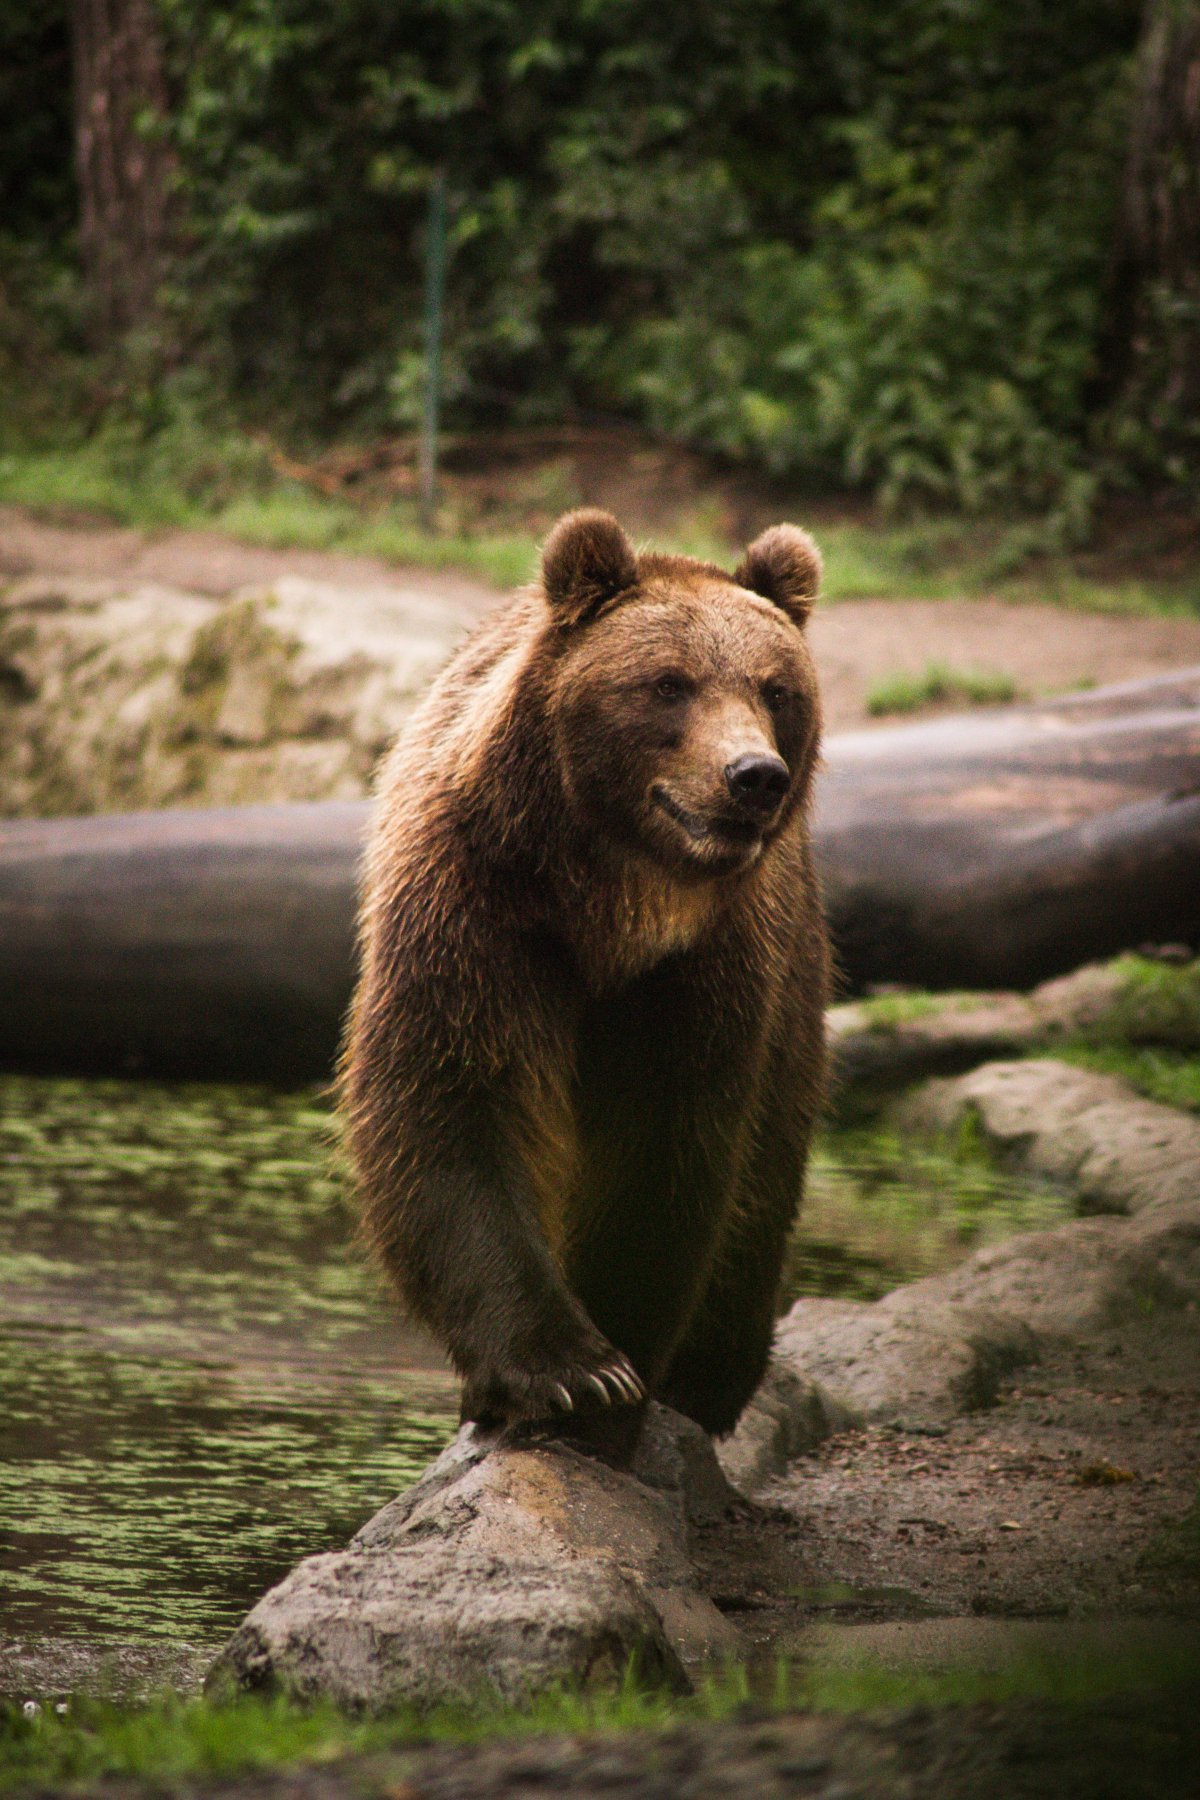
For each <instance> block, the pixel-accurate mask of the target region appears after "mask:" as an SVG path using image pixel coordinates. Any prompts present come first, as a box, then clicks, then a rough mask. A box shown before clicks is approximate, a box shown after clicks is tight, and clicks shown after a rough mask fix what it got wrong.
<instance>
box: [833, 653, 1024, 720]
mask: <svg viewBox="0 0 1200 1800" xmlns="http://www.w3.org/2000/svg"><path fill="white" fill-rule="evenodd" d="M1016 697H1017V688H1016V683H1015V682H1014V681H1013V680H1012V679H1011V677H1010V676H1008V675H1001V674H999V673H993V672H990V671H988V670H986V669H954V668H951V667H950V665H949V664H948V663H940V662H931V663H927V664H926V666H925V668H924V669H922V670H921V671H920V673H919V674H916V675H904V674H899V675H890V676H888V677H887V679H886V680H884V681H879V682H876V684H875V686H874V687H873V688H871V689H870V690H869V691H868V694H867V711H868V712H869V713H870V714H871V715H872V716H873V717H874V718H882V717H885V716H887V715H888V714H892V713H914V712H920V711H922V709H923V708H925V707H927V706H940V705H944V704H953V705H956V706H997V705H1001V704H1002V703H1003V702H1004V701H1006V700H1015V699H1016Z"/></svg>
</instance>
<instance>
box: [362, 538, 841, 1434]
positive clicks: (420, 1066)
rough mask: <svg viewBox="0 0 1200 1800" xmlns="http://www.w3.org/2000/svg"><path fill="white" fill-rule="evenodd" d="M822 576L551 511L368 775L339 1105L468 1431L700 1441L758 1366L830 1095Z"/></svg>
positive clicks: (720, 1426)
mask: <svg viewBox="0 0 1200 1800" xmlns="http://www.w3.org/2000/svg"><path fill="white" fill-rule="evenodd" d="M819 577H820V559H819V556H818V553H817V550H816V547H815V546H814V544H813V543H812V540H811V539H810V538H809V537H808V536H807V535H806V533H804V532H802V531H800V530H798V529H797V528H796V527H794V526H790V525H779V526H775V527H774V528H773V529H771V530H769V531H766V532H764V533H763V534H762V536H761V537H759V538H757V539H756V540H755V542H754V543H753V544H751V546H750V548H749V550H748V551H747V552H746V554H745V556H744V558H743V560H742V562H741V563H740V565H739V566H738V568H737V570H736V572H735V573H734V574H733V575H732V576H730V575H728V574H727V573H725V572H724V571H723V570H721V569H719V568H716V567H714V566H712V565H711V564H708V563H703V562H696V561H692V560H691V559H689V558H685V557H675V556H658V555H640V556H639V555H638V554H636V553H635V551H634V549H633V546H632V545H631V544H630V542H629V540H628V538H627V537H626V536H625V534H624V533H623V531H622V530H621V528H620V526H619V525H618V524H617V522H616V520H615V519H613V518H612V517H610V516H609V515H608V514H607V513H602V512H595V511H590V510H589V511H581V512H575V513H571V514H568V515H567V517H565V518H564V519H562V520H560V521H559V523H558V524H557V525H556V527H555V528H554V530H553V531H552V532H551V534H550V537H549V539H548V540H547V542H546V545H545V548H544V552H543V557H542V570H541V580H540V582H539V583H538V584H537V585H536V586H535V587H533V588H531V589H529V590H528V591H525V592H522V593H519V594H518V595H517V596H516V597H515V598H514V599H513V600H512V601H511V602H510V603H509V604H508V605H507V606H504V607H502V608H500V609H499V610H498V611H497V612H496V613H495V614H494V615H492V616H491V617H490V618H488V619H487V620H486V621H485V622H484V624H483V625H482V626H481V627H480V628H479V629H478V630H477V631H476V633H475V634H474V635H473V636H472V637H471V638H470V640H469V641H468V642H467V643H466V644H465V645H464V646H463V648H462V649H461V650H460V651H459V652H458V653H457V655H456V656H455V657H454V658H453V660H452V661H451V662H450V664H449V666H448V667H447V668H446V670H445V671H444V672H443V674H442V675H441V676H440V678H439V679H438V680H437V681H436V682H435V683H434V685H433V687H432V689H431V690H430V692H429V694H428V695H427V697H426V698H425V700H424V701H423V703H422V705H421V706H420V708H419V710H418V711H417V712H416V714H415V715H414V716H413V718H412V720H411V722H410V724H409V725H408V727H407V729H406V730H405V732H404V733H403V735H402V736H401V738H400V741H399V743H398V744H397V746H396V748H395V750H394V751H393V752H392V754H391V756H390V758H389V759H388V761H387V762H386V764H385V767H384V772H383V779H382V786H381V791H380V795H379V802H378V811H377V816H376V822H375V828H374V833H373V837H372V840H371V843H370V847H369V852H368V856H367V862H366V874H365V892H364V902H363V913H362V926H361V930H362V975H361V981H360V985H359V988H358V993H357V996H356V999H355V1003H354V1007H353V1011H352V1015H351V1020H350V1026H349V1036H348V1042H347V1046H346V1053H345V1058H344V1064H343V1095H344V1105H345V1110H346V1113H347V1119H348V1138H349V1144H350V1149H351V1154H352V1158H353V1161H354V1163H355V1166H356V1171H357V1177H358V1184H359V1189H360V1193H361V1198H362V1208H363V1219H364V1224H365V1229H366V1232H367V1235H368V1238H369V1240H370V1241H371V1242H372V1244H373V1245H374V1247H375V1249H376V1250H377V1251H378V1253H379V1255H380V1256H381V1257H382V1259H383V1262H384V1263H385V1265H386V1267H387V1269H388V1270H389V1272H390V1273H391V1275H392V1276H393V1278H394V1280H395V1282H396V1284H397V1285H398V1287H399V1289H400V1292H401V1294H402V1295H403V1297H404V1298H405V1299H406V1301H407V1302H408V1304H409V1306H410V1307H411V1308H412V1310H413V1312H414V1313H415V1314H416V1315H417V1316H418V1317H419V1318H420V1319H421V1320H423V1321H424V1323H425V1324H426V1325H427V1326H428V1327H429V1328H430V1330H431V1331H432V1332H434V1333H435V1335H436V1336H437V1337H439V1338H440V1339H441V1341H442V1342H443V1343H444V1344H445V1345H446V1346H447V1347H448V1349H449V1352H450V1355H451V1357H452V1358H453V1361H454V1363H455V1365H456V1367H457V1368H458V1370H459V1372H460V1373H461V1375H462V1377H463V1380H464V1387H463V1400H462V1412H463V1417H464V1419H473V1420H478V1421H481V1422H486V1423H498V1422H502V1421H508V1422H511V1421H515V1420H525V1419H538V1420H545V1419H550V1418H552V1417H553V1416H554V1415H556V1414H557V1415H561V1414H563V1413H568V1412H572V1413H575V1414H576V1415H577V1420H578V1418H586V1417H587V1416H588V1414H589V1412H594V1411H596V1409H598V1408H599V1407H600V1405H601V1404H602V1403H603V1404H604V1405H614V1406H619V1405H628V1406H630V1407H631V1408H636V1407H637V1406H639V1405H640V1403H642V1402H643V1401H644V1399H645V1398H646V1396H648V1395H654V1396H657V1397H660V1398H662V1399H663V1400H665V1401H666V1402H667V1403H668V1404H670V1405H671V1406H674V1407H677V1408H678V1409H680V1410H681V1411H683V1412H685V1413H687V1414H690V1416H691V1417H692V1418H693V1419H695V1420H698V1421H699V1423H700V1424H701V1425H702V1426H704V1427H706V1429H708V1430H709V1431H711V1432H714V1433H722V1432H727V1431H729V1430H730V1429H731V1428H732V1427H733V1425H734V1424H735V1423H736V1421H737V1418H738V1415H739V1414H740V1413H741V1411H742V1408H743V1407H744V1406H745V1404H746V1401H747V1400H748V1399H749V1397H750V1395H751V1394H752V1392H753V1391H754V1388H755V1386H756V1385H757V1383H758V1381H759V1380H760V1378H761V1376H762V1373H763V1369H764V1366H765V1363H766V1359H767V1354H768V1350H769V1346H770V1341H771V1334H772V1329H773V1325H774V1320H775V1314H776V1300H777V1293H778V1288H779V1281H780V1270H781V1266H782V1263H783V1258H784V1253H785V1246H786V1241H787V1237H788V1232H789V1229H790V1227H791V1225H792V1222H793V1219H794V1217H795V1214H796V1209H797V1206H798V1203H799V1200H800V1193H801V1187H802V1183H803V1177H804V1164H805V1156H806V1152H807V1147H808V1140H809V1134H810V1132H811V1130H812V1125H813V1120H814V1118H815V1116H816V1113H817V1110H818V1107H819V1104H820V1097H821V1089H822V1063H823V1011H824V1005H825V999H826V985H827V971H828V955H827V948H826V936H825V928H824V924H823V920H822V913H821V904H820V897H819V894H818V889H817V883H816V880H815V878H814V874H813V866H812V856H811V850H810V843H809V825H808V814H809V805H810V790H811V783H812V776H813V769H814V765H815V763H816V759H817V745H818V737H819V730H820V708H819V704H818V696H817V684H816V679H815V675H814V670H813V663H812V658H811V656H810V654H809V650H808V647H807V644H806V641H805V637H804V624H805V620H806V618H807V616H808V612H809V609H810V607H811V605H812V603H813V599H814V597H815V594H816V590H817V586H818V581H819ZM623 1416H626V1417H628V1416H630V1415H623ZM576 1422H577V1421H572V1424H574V1423H576Z"/></svg>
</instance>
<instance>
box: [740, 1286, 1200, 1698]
mask: <svg viewBox="0 0 1200 1800" xmlns="http://www.w3.org/2000/svg"><path fill="white" fill-rule="evenodd" d="M1198 1484H1200V1317H1197V1315H1195V1314H1193V1313H1184V1314H1182V1315H1180V1314H1174V1313H1173V1314H1169V1315H1166V1316H1164V1317H1161V1318H1154V1317H1148V1318H1146V1319H1144V1320H1143V1319H1139V1320H1136V1321H1131V1322H1129V1323H1126V1324H1125V1325H1123V1326H1122V1327H1120V1328H1119V1329H1113V1330H1111V1331H1109V1332H1107V1333H1105V1334H1104V1335H1103V1336H1101V1337H1100V1338H1098V1339H1097V1340H1095V1341H1093V1342H1090V1343H1088V1344H1087V1345H1086V1346H1079V1345H1071V1346H1069V1347H1064V1348H1062V1349H1056V1350H1050V1351H1047V1352H1045V1353H1044V1355H1043V1357H1042V1360H1041V1361H1040V1362H1039V1363H1037V1364H1034V1365H1032V1366H1031V1367H1029V1368H1027V1369H1024V1370H1022V1371H1020V1373H1019V1374H1018V1375H1016V1376H1015V1377H1014V1378H1013V1379H1012V1381H1010V1382H1009V1383H1008V1384H1006V1386H1005V1387H1004V1388H1003V1389H1002V1391H1001V1394H1000V1398H999V1401H998V1403H997V1405H996V1406H994V1407H991V1408H989V1409H988V1410H986V1411H982V1412H975V1413H968V1414H966V1415H965V1416H963V1417H960V1418H957V1419H955V1420H953V1421H952V1422H951V1423H949V1424H948V1425H946V1426H945V1427H937V1428H929V1427H926V1428H925V1429H923V1430H918V1429H915V1428H914V1429H913V1430H911V1431H898V1430H895V1429H892V1428H886V1429H885V1428H871V1429H866V1430H859V1431H852V1432H846V1433H843V1434H841V1435H839V1436H837V1437H833V1438H831V1439H829V1440H828V1441H827V1442H826V1444H825V1445H824V1446H823V1447H822V1448H821V1450H819V1451H818V1452H817V1453H816V1454H815V1455H813V1456H809V1457H804V1458H801V1459H799V1460H798V1461H796V1462H794V1463H793V1464H792V1465H791V1466H790V1468H789V1470H788V1472H787V1474H786V1475H785V1476H783V1477H782V1478H780V1479H779V1480H778V1481H776V1482H775V1483H774V1484H773V1486H772V1487H770V1488H768V1489H767V1490H766V1491H765V1492H764V1494H763V1495H762V1497H761V1498H762V1501H763V1506H762V1508H761V1509H752V1511H750V1512H748V1513H747V1515H746V1517H745V1519H744V1520H743V1521H742V1523H741V1525H740V1527H739V1528H738V1530H737V1531H736V1532H735V1533H734V1534H730V1533H729V1532H728V1531H727V1530H723V1531H722V1534H721V1538H720V1542H719V1544H715V1545H714V1546H713V1547H712V1554H713V1557H714V1572H713V1580H714V1586H715V1587H716V1588H717V1590H718V1591H719V1589H720V1585H721V1577H722V1573H724V1574H725V1577H726V1579H727V1581H728V1582H729V1584H730V1585H729V1588H728V1590H727V1592H728V1599H727V1602H726V1608H725V1609H726V1610H728V1611H729V1612H730V1613H731V1614H732V1615H734V1616H735V1617H736V1618H737V1622H738V1624H739V1625H740V1626H741V1628H742V1630H743V1631H744V1632H745V1634H746V1636H747V1638H748V1639H749V1640H750V1641H751V1643H752V1645H753V1646H754V1648H755V1650H756V1651H757V1652H759V1653H760V1654H775V1653H777V1652H779V1651H781V1650H788V1649H791V1648H792V1647H794V1646H795V1645H796V1644H798V1643H799V1642H800V1634H802V1633H803V1632H804V1631H805V1630H806V1629H807V1628H808V1627H809V1626H811V1624H812V1623H813V1622H814V1621H815V1620H820V1619H822V1618H823V1619H827V1620H837V1621H838V1622H840V1623H842V1624H848V1623H862V1624H867V1625H869V1624H872V1623H877V1624H883V1623H886V1622H895V1621H899V1620H909V1621H919V1620H922V1619H930V1618H933V1617H937V1618H940V1619H942V1620H946V1619H964V1618H971V1617H974V1618H979V1619H1007V1620H1015V1619H1021V1620H1041V1621H1054V1620H1063V1621H1067V1622H1068V1624H1067V1625H1065V1626H1064V1627H1063V1642H1064V1643H1069V1642H1070V1641H1072V1639H1077V1636H1078V1634H1077V1632H1076V1630H1075V1627H1077V1626H1078V1625H1079V1624H1080V1623H1081V1622H1086V1621H1090V1622H1092V1623H1095V1622H1096V1621H1102V1620H1105V1619H1116V1618H1120V1619H1122V1620H1124V1621H1129V1620H1132V1619H1133V1618H1135V1617H1141V1618H1153V1619H1156V1620H1160V1621H1165V1620H1171V1619H1173V1620H1178V1621H1190V1622H1193V1623H1195V1624H1196V1625H1197V1627H1198V1628H1200V1521H1197V1522H1196V1525H1195V1526H1194V1527H1193V1535H1194V1540H1195V1541H1193V1539H1192V1535H1189V1530H1188V1527H1187V1526H1186V1525H1184V1524H1182V1523H1181V1522H1182V1521H1184V1520H1185V1519H1186V1518H1187V1516H1188V1513H1189V1508H1190V1507H1192V1506H1193V1505H1194V1504H1195V1503H1196V1502H1197V1488H1198ZM755 1566H757V1572H758V1582H757V1585H756V1584H755V1582H754V1580H753V1578H751V1580H750V1581H746V1578H745V1576H744V1574H743V1576H742V1577H741V1586H740V1587H739V1586H738V1585H737V1580H736V1578H735V1575H734V1571H736V1570H739V1569H740V1570H743V1571H744V1570H745V1569H746V1568H755ZM907 1635H908V1640H909V1646H910V1648H911V1647H912V1645H914V1644H917V1643H918V1640H919V1634H917V1637H914V1635H913V1633H912V1632H911V1631H910V1632H909V1633H908V1634H907ZM934 1635H936V1634H934ZM985 1638H986V1633H985V1634H984V1637H983V1638H982V1639H981V1642H982V1641H984V1639H985ZM1053 1638H1054V1633H1053V1632H1051V1633H1050V1634H1049V1640H1051V1641H1052V1640H1053ZM874 1641H875V1647H876V1648H877V1649H879V1650H880V1651H881V1652H886V1648H887V1643H888V1638H887V1634H886V1633H882V1634H880V1635H878V1636H877V1638H876V1640H874ZM932 1641H933V1638H932V1637H931V1643H932ZM862 1642H863V1644H864V1647H868V1648H869V1647H870V1646H871V1644H872V1640H871V1638H870V1637H866V1636H864V1637H863V1639H862ZM896 1642H897V1654H898V1655H900V1654H901V1653H902V1652H903V1654H907V1651H903V1644H902V1640H901V1638H899V1637H897V1639H896ZM1197 1645H1198V1647H1200V1636H1198V1637H1197ZM1197 1673H1198V1675H1200V1664H1198V1667H1197Z"/></svg>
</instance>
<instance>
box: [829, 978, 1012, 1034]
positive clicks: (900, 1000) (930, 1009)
mask: <svg viewBox="0 0 1200 1800" xmlns="http://www.w3.org/2000/svg"><path fill="white" fill-rule="evenodd" d="M987 1000H988V997H987V995H986V994H972V993H955V992H949V993H944V994H931V993H929V992H928V991H927V990H926V989H925V988H897V989H896V990H895V991H894V992H892V993H887V994H872V995H871V996H870V998H868V999H866V1000H859V1001H856V1002H855V1005H856V1006H857V1008H858V1010H859V1012H860V1013H861V1014H862V1017H863V1019H864V1021H865V1022H866V1025H867V1029H868V1030H870V1031H877V1032H889V1031H899V1030H901V1029H902V1027H904V1026H905V1025H915V1024H917V1023H919V1021H920V1020H922V1019H933V1018H938V1017H941V1016H942V1015H943V1014H948V1013H960V1012H972V1011H974V1010H976V1009H977V1008H979V1007H984V1006H986V1005H987Z"/></svg>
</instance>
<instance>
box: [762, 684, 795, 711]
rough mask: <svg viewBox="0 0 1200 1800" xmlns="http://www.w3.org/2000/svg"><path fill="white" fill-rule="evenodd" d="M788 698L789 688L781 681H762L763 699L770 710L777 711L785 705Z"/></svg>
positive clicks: (789, 696)
mask: <svg viewBox="0 0 1200 1800" xmlns="http://www.w3.org/2000/svg"><path fill="white" fill-rule="evenodd" d="M790 698H791V695H790V693H789V690H788V689H787V688H785V687H784V685H783V683H782V682H781V681H764V683H763V699H764V700H765V701H766V703H767V705H768V706H769V707H770V709H771V711H772V712H778V711H779V709H780V707H781V706H786V705H787V703H788V700H789V699H790Z"/></svg>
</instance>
